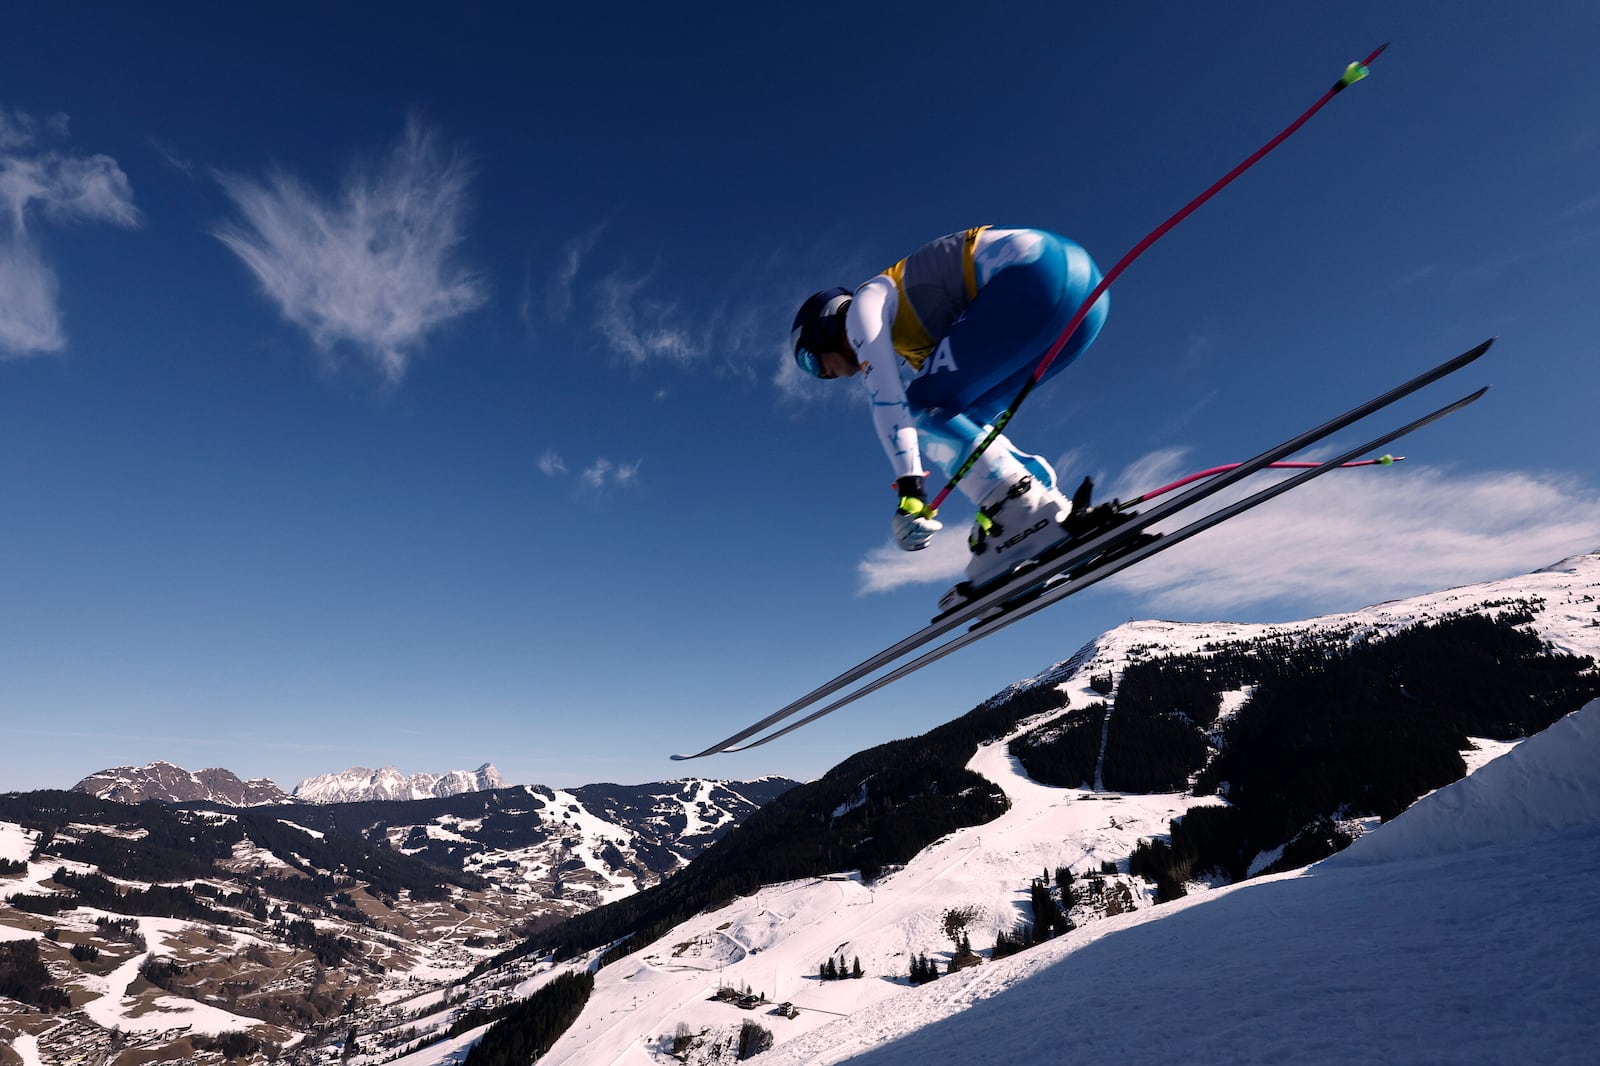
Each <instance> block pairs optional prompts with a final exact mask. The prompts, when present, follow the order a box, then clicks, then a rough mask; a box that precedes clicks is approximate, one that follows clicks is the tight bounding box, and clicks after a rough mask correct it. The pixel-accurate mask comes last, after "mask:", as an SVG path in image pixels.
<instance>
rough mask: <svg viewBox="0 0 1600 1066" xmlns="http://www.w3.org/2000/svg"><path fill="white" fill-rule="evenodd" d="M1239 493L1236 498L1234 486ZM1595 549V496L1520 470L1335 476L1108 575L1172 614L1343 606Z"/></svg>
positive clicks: (1598, 530) (1408, 470) (1599, 526)
mask: <svg viewBox="0 0 1600 1066" xmlns="http://www.w3.org/2000/svg"><path fill="white" fill-rule="evenodd" d="M1234 491H1235V494H1236V495H1237V494H1238V490H1234ZM1596 548H1600V491H1596V489H1595V488H1594V487H1593V486H1588V485H1584V484H1581V483H1579V482H1576V481H1574V480H1571V479H1566V478H1561V477H1557V476H1554V475H1549V474H1538V473H1526V472H1517V471H1506V472H1485V473H1481V474H1471V475H1466V476H1452V475H1451V474H1449V473H1447V472H1445V471H1442V470H1439V469H1437V468H1429V467H1421V466H1409V467H1404V468H1401V467H1397V468H1395V469H1394V470H1387V471H1377V472H1372V471H1366V470H1362V471H1350V472H1349V473H1348V474H1346V473H1341V472H1335V473H1332V474H1328V475H1326V476H1324V477H1323V478H1321V479H1320V480H1318V481H1316V482H1313V483H1311V484H1309V485H1306V486H1304V487H1302V488H1297V489H1295V490H1293V491H1292V492H1290V493H1288V494H1287V495H1285V496H1283V497H1281V498H1280V499H1278V500H1274V501H1273V502H1271V503H1268V504H1264V505H1263V506H1262V507H1261V508H1260V509H1259V510H1256V511H1252V512H1249V513H1248V514H1245V515H1242V516H1240V517H1239V518H1236V519H1233V520H1231V521H1228V522H1226V523H1224V524H1222V525H1220V526H1218V527H1217V528H1215V529H1212V530H1209V531H1207V532H1205V533H1202V534H1200V535H1199V536H1198V537H1196V538H1195V539H1194V540H1192V541H1190V542H1188V543H1186V544H1182V545H1179V546H1177V547H1174V548H1173V549H1171V550H1170V551H1168V552H1164V553H1163V554H1161V555H1159V556H1156V557H1155V558H1153V559H1151V560H1150V561H1149V562H1146V563H1141V564H1139V565H1138V566H1135V567H1132V568H1130V569H1129V570H1128V571H1126V572H1125V573H1123V574H1121V575H1118V576H1117V577H1115V578H1112V579H1111V581H1112V582H1114V583H1115V587H1118V588H1121V589H1123V590H1125V591H1128V592H1133V593H1135V594H1138V595H1141V596H1142V597H1144V598H1145V599H1146V600H1147V601H1149V602H1150V603H1151V604H1152V605H1159V606H1160V607H1161V608H1164V609H1169V610H1184V611H1190V612H1225V611H1234V610H1239V609H1242V608H1247V607H1256V606H1262V605H1266V604H1270V603H1273V602H1274V601H1286V600H1290V599H1293V600H1295V601H1299V602H1311V603H1314V604H1318V605H1320V606H1319V609H1320V608H1321V607H1325V608H1326V609H1329V610H1335V609H1347V608H1350V607H1355V606H1363V605H1365V604H1368V603H1372V602H1377V601H1381V600H1387V599H1394V598H1396V597H1399V596H1406V595H1411V594H1414V593H1418V592H1427V591H1431V590H1434V589H1439V588H1446V587H1449V586H1451V585H1457V584H1463V583H1466V582H1471V581H1481V580H1486V579H1488V578H1492V577H1498V576H1502V575H1507V574H1515V573H1518V572H1522V571H1527V570H1532V569H1537V568H1538V567H1540V566H1547V565H1549V564H1551V563H1554V562H1557V561H1559V560H1560V559H1562V558H1565V557H1566V556H1569V555H1574V554H1577V553H1579V552H1585V551H1592V550H1594V549H1596Z"/></svg>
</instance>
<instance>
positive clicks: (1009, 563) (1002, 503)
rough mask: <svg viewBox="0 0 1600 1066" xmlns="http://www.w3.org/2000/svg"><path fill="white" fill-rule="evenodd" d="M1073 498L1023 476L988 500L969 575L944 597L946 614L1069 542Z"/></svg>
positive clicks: (977, 521) (976, 528)
mask: <svg viewBox="0 0 1600 1066" xmlns="http://www.w3.org/2000/svg"><path fill="white" fill-rule="evenodd" d="M1071 517H1072V501H1071V500H1069V499H1067V498H1066V497H1065V496H1063V495H1061V493H1060V492H1058V491H1057V490H1056V489H1055V487H1054V486H1053V485H1049V484H1047V483H1046V482H1044V481H1043V480H1041V479H1040V478H1036V477H1031V476H1025V477H1022V478H1019V479H1017V480H1016V481H1015V482H1013V483H1012V484H1011V485H1009V486H1007V487H1006V488H1005V489H1004V490H1002V491H1001V492H1000V493H998V494H997V495H995V496H993V497H991V498H990V499H988V500H985V501H984V503H983V505H982V506H981V507H979V508H978V513H977V515H976V517H975V518H974V519H973V523H972V532H971V534H970V535H969V536H968V537H967V548H968V550H969V551H970V552H971V553H972V554H971V557H970V558H969V559H968V560H967V577H966V580H965V581H962V582H960V583H959V584H957V585H956V586H955V587H953V588H951V589H950V590H949V591H948V592H946V593H945V594H944V595H943V596H941V597H940V598H939V610H940V611H941V612H944V611H949V610H952V609H954V608H956V607H959V606H960V605H961V604H963V603H965V602H966V601H968V600H970V599H974V598H976V597H977V596H978V595H981V594H982V593H983V592H984V591H985V590H986V589H987V588H989V587H992V586H994V585H997V584H999V583H1000V582H1001V581H1003V580H1005V579H1006V578H1009V577H1011V576H1012V575H1013V574H1015V573H1017V572H1018V571H1020V570H1022V569H1025V568H1026V567H1027V565H1028V564H1030V563H1031V562H1032V561H1033V560H1035V559H1037V558H1039V556H1040V555H1042V554H1043V553H1045V552H1046V551H1048V550H1049V549H1050V548H1052V547H1054V546H1055V545H1057V544H1060V543H1062V542H1063V541H1065V540H1067V539H1068V538H1069V537H1070V536H1071V534H1070V533H1069V532H1068V531H1067V522H1068V520H1069V519H1070V518H1071Z"/></svg>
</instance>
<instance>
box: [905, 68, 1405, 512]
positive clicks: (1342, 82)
mask: <svg viewBox="0 0 1600 1066" xmlns="http://www.w3.org/2000/svg"><path fill="white" fill-rule="evenodd" d="M1388 47H1389V45H1388V44H1387V43H1384V44H1381V45H1379V46H1378V47H1377V48H1375V49H1374V50H1373V52H1372V54H1371V55H1369V56H1367V58H1365V59H1363V60H1361V61H1359V62H1356V63H1351V64H1350V65H1349V66H1347V67H1345V70H1344V74H1343V75H1341V76H1340V78H1339V80H1338V81H1336V82H1334V83H1333V87H1332V88H1331V89H1329V90H1328V91H1327V92H1325V93H1323V94H1322V96H1321V97H1320V98H1319V99H1318V100H1317V102H1316V103H1314V104H1312V105H1311V106H1310V107H1308V108H1307V109H1306V110H1305V112H1304V113H1303V114H1302V115H1301V116H1300V117H1299V118H1297V119H1295V120H1294V121H1293V122H1291V123H1289V125H1287V126H1285V127H1284V128H1283V129H1282V130H1281V131H1280V132H1279V133H1278V135H1277V136H1276V137H1273V138H1272V140H1270V141H1268V142H1267V143H1266V144H1263V145H1262V146H1261V147H1260V148H1257V149H1256V150H1255V151H1254V152H1253V153H1251V155H1250V156H1249V158H1247V159H1245V161H1244V162H1242V163H1240V164H1239V165H1238V166H1236V167H1234V168H1233V169H1232V170H1230V171H1228V172H1227V173H1226V174H1224V175H1223V176H1222V177H1220V178H1218V179H1217V180H1216V181H1215V182H1213V183H1212V185H1211V187H1210V188H1208V189H1206V191H1205V192H1203V193H1201V194H1200V195H1199V196H1196V197H1195V198H1194V199H1193V200H1190V201H1189V202H1188V203H1187V204H1185V205H1184V206H1183V207H1182V208H1180V209H1179V210H1178V212H1177V213H1176V214H1174V215H1173V216H1172V217H1171V218H1169V219H1167V220H1166V221H1165V222H1163V223H1161V225H1159V226H1157V227H1156V228H1155V229H1153V230H1151V231H1150V232H1149V233H1148V234H1147V235H1146V236H1145V238H1144V239H1143V240H1141V241H1140V242H1139V243H1138V244H1136V245H1134V246H1133V247H1132V248H1131V249H1129V251H1128V252H1127V254H1126V255H1124V256H1123V257H1122V258H1121V259H1119V260H1117V262H1116V265H1115V266H1113V267H1112V268H1111V269H1110V270H1108V271H1106V273H1105V276H1104V277H1102V278H1101V279H1100V284H1098V285H1096V286H1095V287H1094V290H1093V291H1092V292H1090V293H1089V296H1088V298H1087V299H1085V300H1084V301H1083V303H1082V304H1080V305H1079V307H1078V310H1077V311H1076V312H1075V313H1074V314H1073V316H1072V318H1071V320H1070V321H1069V322H1068V323H1067V326H1066V328H1065V329H1064V330H1062V331H1061V335H1060V336H1059V337H1057V338H1056V340H1055V343H1054V344H1052V345H1050V348H1049V350H1048V351H1046V352H1045V353H1044V358H1042V359H1040V360H1039V365H1038V366H1037V367H1035V368H1034V371H1033V374H1032V375H1031V376H1029V378H1028V380H1027V381H1025V382H1023V385H1022V388H1021V389H1020V390H1018V392H1017V395H1016V398H1015V399H1013V400H1012V401H1011V406H1009V407H1007V408H1006V409H1005V410H1004V411H1002V412H1000V416H999V417H998V418H996V419H995V420H994V425H992V426H991V427H990V428H989V432H988V433H987V434H985V435H984V438H983V439H982V440H981V441H979V442H978V446H977V448H976V449H975V450H974V451H973V453H972V454H971V455H969V456H967V458H966V461H965V462H963V463H962V464H961V466H960V467H959V468H958V469H957V470H956V472H955V473H954V474H953V475H951V477H950V481H949V483H948V484H947V485H945V487H944V488H942V489H940V490H939V494H938V495H937V496H935V497H934V498H933V500H932V502H931V503H929V505H928V510H929V511H930V512H937V511H938V510H939V505H940V504H942V503H944V501H945V497H947V496H949V495H950V490H952V489H954V488H955V487H956V485H957V484H959V483H960V481H961V480H962V479H963V478H965V477H966V476H967V474H968V472H969V471H971V469H972V467H973V465H974V464H975V463H976V462H977V461H978V457H979V456H980V455H982V454H983V453H984V452H986V451H988V449H989V445H990V444H993V443H994V440H995V438H996V437H998V436H1000V434H1001V432H1002V431H1003V430H1004V429H1005V428H1006V423H1008V422H1010V421H1011V418H1012V416H1013V415H1015V414H1016V413H1017V408H1019V407H1021V406H1022V401H1023V400H1026V399H1027V398H1028V393H1030V392H1032V391H1033V387H1034V386H1035V385H1037V384H1039V381H1040V380H1041V379H1042V378H1043V377H1044V375H1045V371H1047V370H1049V369H1050V364H1051V363H1054V362H1055V361H1056V356H1058V355H1060V354H1061V350H1062V349H1063V348H1065V347H1066V346H1067V341H1068V340H1070V339H1071V338H1072V335H1073V333H1075V332H1077V329H1078V327H1079V326H1080V325H1082V324H1083V320H1084V319H1085V318H1087V317H1088V316H1089V310H1090V308H1092V307H1093V306H1094V304H1095V301H1096V300H1098V299H1100V297H1101V296H1103V295H1104V294H1105V291H1106V290H1107V289H1108V288H1110V287H1111V283H1112V282H1113V281H1115V280H1116V279H1117V277H1118V275H1120V274H1121V273H1122V272H1123V271H1124V270H1126V269H1127V268H1128V266H1129V265H1130V264H1131V263H1132V262H1133V261H1134V260H1135V259H1137V258H1139V256H1141V255H1143V254H1144V251H1145V249H1147V248H1149V247H1150V246H1151V245H1152V244H1154V243H1156V241H1158V240H1160V239H1161V238H1162V237H1164V236H1166V234H1167V231H1168V230H1170V229H1172V227H1174V226H1176V225H1177V224H1178V223H1180V222H1182V221H1183V220H1184V219H1185V218H1188V217H1189V215H1191V214H1193V213H1194V211H1195V210H1196V209H1198V208H1199V207H1200V205H1201V204H1203V203H1205V202H1206V201H1207V200H1209V199H1211V198H1212V197H1213V196H1215V195H1216V194H1217V193H1219V192H1221V191H1222V190H1223V189H1224V188H1225V187H1226V186H1227V185H1229V184H1230V183H1231V182H1232V181H1233V179H1235V178H1237V177H1238V176H1239V175H1240V174H1243V173H1244V172H1245V171H1246V170H1249V169H1250V168H1251V167H1253V166H1254V165H1255V164H1256V162H1257V161H1259V160H1260V159H1261V157H1262V156H1264V155H1266V154H1267V153H1268V152H1270V151H1272V150H1273V149H1274V148H1276V147H1278V145H1280V144H1282V143H1283V142H1284V141H1285V140H1287V139H1288V138H1289V136H1290V135H1291V134H1293V133H1294V132H1295V131H1296V130H1298V129H1299V128H1300V127H1301V126H1303V125H1305V124H1306V122H1307V121H1309V120H1310V118H1311V116H1312V115H1315V114H1316V113H1317V112H1318V111H1321V110H1322V108H1323V107H1324V105H1326V104H1327V103H1328V101H1330V100H1332V99H1333V98H1334V97H1335V96H1337V95H1338V94H1339V93H1340V92H1342V91H1343V90H1344V89H1346V88H1348V87H1349V86H1351V85H1354V84H1355V83H1356V82H1358V81H1360V80H1361V79H1362V78H1364V77H1366V76H1367V67H1368V66H1369V65H1371V63H1372V62H1373V61H1374V60H1376V59H1377V58H1378V56H1379V55H1381V54H1382V52H1383V50H1384V49H1385V48H1388Z"/></svg>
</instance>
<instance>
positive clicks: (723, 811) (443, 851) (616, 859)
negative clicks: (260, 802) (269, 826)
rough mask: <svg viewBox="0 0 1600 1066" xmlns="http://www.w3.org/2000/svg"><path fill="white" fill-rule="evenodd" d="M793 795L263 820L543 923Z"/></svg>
mask: <svg viewBox="0 0 1600 1066" xmlns="http://www.w3.org/2000/svg"><path fill="white" fill-rule="evenodd" d="M794 785H795V782H793V781H790V780H788V779H787V778H782V777H767V778H761V779H759V780H756V781H711V780H704V779H699V778H693V779H686V780H680V781H662V782H655V783H651V784H643V785H615V784H595V785H584V786H582V787H579V788H574V789H550V788H545V787H544V786H541V785H529V786H520V787H515V788H501V789H490V790H487V791H483V792H466V793H461V794H459V795H455V796H447V797H443V798H440V799H425V800H409V801H394V800H390V801H383V800H368V801H363V802H352V803H327V804H318V805H315V806H311V805H305V804H295V805H292V806H284V807H279V808H264V809H262V813H264V814H269V815H277V816H280V817H282V818H284V819H285V820H287V821H290V822H292V823H294V824H296V825H299V826H302V827H304V828H306V829H308V830H312V831H315V832H320V833H326V834H329V835H331V836H338V837H347V838H353V839H363V840H368V841H372V842H381V843H384V844H386V845H387V846H388V847H390V848H392V849H393V850H395V851H397V852H400V853H402V854H405V855H409V856H412V857H414V858H417V859H420V860H422V861H424V862H426V863H429V864H430V865H432V866H435V867H438V868H440V869H445V870H451V871H458V872H460V873H462V874H465V875H468V876H471V877H474V878H481V879H483V880H484V881H485V882H487V883H489V884H490V885H493V886H494V887H495V888H496V889H497V890H499V891H500V892H502V893H504V894H505V895H506V896H508V897H515V898H519V899H521V900H523V901H524V903H525V904H526V905H527V906H529V907H534V908H536V909H537V911H538V913H539V914H540V915H542V916H545V917H550V916H568V915H573V914H578V913H581V912H583V911H585V910H589V909H591V908H593V907H596V906H599V905H600V904H602V903H608V902H611V901H613V900H617V899H621V898H623V897H625V896H629V895H632V894H633V893H635V892H637V891H639V890H640V889H641V888H647V887H649V886H651V885H654V884H656V883H657V882H659V881H660V880H661V879H662V878H664V877H667V876H668V875H671V874H674V873H676V872H677V871H678V870H680V869H682V868H684V867H686V866H688V865H689V864H690V863H691V862H692V861H694V859H695V858H696V857H698V856H699V855H700V854H701V853H702V852H703V851H705V850H706V849H707V848H708V847H710V846H711V845H712V844H713V843H715V842H716V841H718V840H720V839H721V838H722V837H723V836H725V835H726V834H727V833H728V831H730V830H731V829H732V828H733V827H734V826H736V825H738V824H739V823H740V822H742V821H743V820H744V819H745V818H747V817H749V815H750V814H752V813H753V812H754V811H755V810H756V809H757V808H759V807H761V806H762V805H763V804H766V803H768V802H770V801H771V800H773V799H775V798H776V797H778V796H781V795H782V794H783V793H784V792H786V791H788V790H789V789H791V788H793V787H794Z"/></svg>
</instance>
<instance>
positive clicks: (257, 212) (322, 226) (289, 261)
mask: <svg viewBox="0 0 1600 1066" xmlns="http://www.w3.org/2000/svg"><path fill="white" fill-rule="evenodd" d="M471 177H472V169H471V167H470V165H469V164H468V163H467V162H466V161H465V160H464V159H463V158H462V157H461V156H460V155H459V154H454V153H446V152H445V151H444V150H443V149H442V148H441V147H440V145H439V143H438V135H437V134H436V133H435V132H434V131H433V130H431V129H429V128H428V127H426V126H425V125H423V123H422V122H421V121H419V120H418V119H416V118H412V119H410V120H408V121H407V123H406V128H405V132H404V134H403V135H402V136H401V138H400V141H399V142H398V143H397V144H396V145H395V147H394V149H393V151H392V152H391V153H390V154H389V156H388V157H387V158H386V159H385V160H384V161H383V162H382V164H381V165H379V166H377V167H375V168H368V167H357V168H355V169H353V170H352V171H351V172H350V174H349V175H348V176H347V177H346V179H345V181H344V183H343V185H342V187H341V189H340V191H339V194H338V196H337V197H324V196H322V195H321V194H320V193H318V192H317V191H316V190H314V189H311V188H308V187H307V186H306V185H304V184H303V183H302V182H301V181H300V180H299V179H298V178H296V177H294V176H293V175H290V174H287V173H283V172H274V173H272V174H270V175H268V176H267V177H266V178H264V179H261V180H257V179H254V178H248V177H243V176H240V175H235V174H220V175H218V180H219V181H220V182H221V184H222V187H223V188H224V189H225V190H226V191H227V193H228V196H229V197H230V198H231V199H232V200H233V202H234V205H235V207H237V208H238V211H239V217H238V219H236V220H234V221H231V222H228V223H225V224H224V225H223V226H222V227H220V228H219V229H218V230H217V233H216V236H217V237H218V239H220V240H221V241H222V242H223V243H224V244H226V245H227V246H228V247H229V248H230V249H232V250H233V252H234V253H235V254H236V255H238V256H239V258H240V259H242V260H243V261H244V262H245V265H247V266H248V267H249V268H250V270H251V272H252V273H254V274H255V276H256V280H257V281H259V282H260V283H261V286H262V288H263V289H264V290H265V291H266V293H267V295H268V296H269V297H270V298H271V300H272V301H273V303H275V304H276V305H277V307H278V310H279V311H280V312H281V313H282V314H283V316H284V317H285V318H287V319H288V320H289V321H290V322H292V323H294V324H295V325H297V326H299V327H300V328H301V329H304V330H305V331H306V332H307V333H308V334H309V335H310V336H311V338H312V340H313V341H314V342H315V343H316V345H317V346H318V347H319V348H320V349H321V350H322V351H323V352H325V353H329V354H330V355H331V354H332V352H333V351H334V348H335V347H336V346H337V345H339V344H341V343H345V344H350V345H353V346H354V347H355V348H356V349H357V350H358V351H359V352H360V353H361V354H362V355H363V356H365V357H366V358H368V359H370V360H372V361H373V362H374V363H375V364H376V365H377V366H378V368H379V369H380V370H381V371H382V372H383V374H384V376H385V377H386V378H387V379H388V380H389V381H391V382H395V381H398V380H399V379H400V378H401V377H402V376H403V375H404V373H405V370H406V367H407V365H408V364H409V362H410V360H411V358H412V356H413V355H414V354H415V352H416V350H417V349H418V348H419V347H420V346H421V345H422V343H423V341H424V340H425V338H426V336H427V335H428V333H429V332H431V331H432V330H434V329H435V328H436V327H438V326H440V325H441V324H442V323H444V322H447V321H449V320H450V319H452V318H455V317H457V316H459V315H463V314H466V313H467V312H469V311H473V310H475V309H476V308H478V307H480V306H482V305H483V303H484V302H485V301H486V300H487V298H488V296H487V291H486V289H485V286H484V284H483V283H482V281H481V280H480V279H479V278H478V277H476V276H475V275H473V274H472V273H471V272H469V271H468V270H466V269H465V268H464V267H462V266H460V265H459V264H458V263H456V262H455V261H454V252H455V249H456V247H457V246H458V245H459V244H460V243H461V241H462V230H463V226H464V222H465V217H466V214H467V210H468V206H469V205H468V197H467V186H468V184H469V182H470V180H471Z"/></svg>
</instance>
